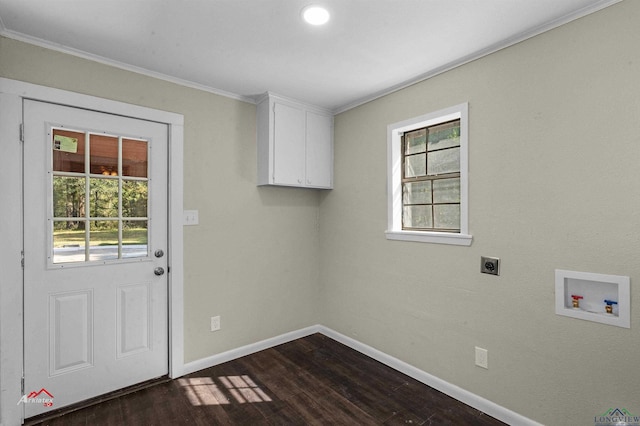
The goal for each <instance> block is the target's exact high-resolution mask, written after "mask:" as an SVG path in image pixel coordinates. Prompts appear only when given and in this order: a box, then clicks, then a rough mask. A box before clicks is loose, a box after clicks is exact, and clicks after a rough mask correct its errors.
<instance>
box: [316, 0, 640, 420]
mask: <svg viewBox="0 0 640 426" xmlns="http://www.w3.org/2000/svg"><path fill="white" fill-rule="evenodd" d="M638 46H640V2H637V1H624V2H622V3H620V4H617V5H614V6H612V7H610V8H607V9H605V10H603V11H600V12H598V13H595V14H592V15H589V16H587V17H585V18H582V19H579V20H577V21H574V22H572V23H569V24H567V25H564V26H562V27H559V28H557V29H555V30H553V31H550V32H547V33H544V34H542V35H540V36H537V37H534V38H532V39H529V40H527V41H525V42H522V43H519V44H517V45H515V46H512V47H510V48H507V49H504V50H502V51H499V52H497V53H494V54H492V55H489V56H487V57H484V58H482V59H480V60H476V61H474V62H472V63H469V64H467V65H464V66H462V67H459V68H456V69H454V70H452V71H449V72H446V73H444V74H441V75H439V76H437V77H435V78H431V79H429V80H427V81H424V82H422V83H419V84H416V85H413V86H411V87H409V88H407V89H404V90H402V91H399V92H396V93H394V94H391V95H388V96H386V97H384V98H380V99H378V100H376V101H373V102H370V103H368V104H365V105H363V106H361V107H358V108H355V109H353V110H350V111H347V112H345V113H342V114H340V115H338V116H337V117H336V119H335V182H336V185H335V189H334V190H333V191H331V192H328V193H326V194H323V195H322V198H321V204H320V218H321V225H320V226H321V237H320V241H321V251H322V255H323V257H322V267H321V282H322V291H323V293H322V294H323V297H324V303H323V311H322V315H321V318H322V320H321V323H322V324H325V325H326V326H328V327H330V328H332V329H334V330H337V331H339V332H342V333H344V334H346V335H349V336H351V337H353V338H355V339H357V340H359V341H362V342H364V343H366V344H369V345H371V346H373V347H375V348H377V349H379V350H381V351H383V352H385V353H387V354H390V355H393V356H395V357H398V358H400V359H401V360H404V361H406V362H408V363H410V364H412V365H414V366H416V367H418V368H420V369H422V370H424V371H426V372H428V373H431V374H433V375H435V376H437V377H439V378H441V379H444V380H446V381H447V382H450V383H452V384H455V385H458V386H460V387H461V388H463V389H466V390H468V391H471V392H473V393H475V394H477V395H480V396H482V397H484V398H486V399H488V400H491V401H493V402H495V403H497V404H500V405H502V406H504V407H506V408H508V409H511V410H513V411H515V412H517V413H520V414H522V415H524V416H526V417H529V418H531V419H534V420H537V421H539V422H542V423H544V424H549V425H562V424H567V425H569V424H571V425H574V424H575V425H588V424H593V421H594V416H596V415H597V414H602V413H603V412H605V411H606V410H607V409H609V408H611V407H620V408H627V409H628V410H629V411H630V412H632V413H634V414H637V413H640V400H638V395H640V368H638V362H639V361H640V355H638V354H640V308H639V307H640V292H639V291H636V290H635V289H634V287H635V286H636V284H637V283H638V282H640V260H639V253H640V238H639V235H640V213H639V212H640V196H639V195H638V194H640V167H639V166H638V164H639V162H640V84H638V78H639V76H640V49H638ZM423 53H424V54H428V49H425V51H424V52H423ZM467 101H468V102H469V107H470V110H469V111H470V112H469V116H470V118H469V128H470V133H469V135H470V136H469V149H470V153H469V159H470V166H469V179H470V184H469V191H470V197H469V206H470V207H469V215H470V220H469V228H470V232H471V234H472V235H473V243H472V245H471V246H470V247H455V246H447V245H436V244H423V243H411V242H399V241H387V240H386V239H385V236H384V230H385V229H386V225H387V193H386V182H387V181H386V179H387V176H386V170H387V140H386V130H387V125H388V124H390V123H395V122H398V121H401V120H404V119H408V118H411V117H415V116H419V115H422V114H425V113H429V112H432V111H437V110H439V109H441V108H444V107H448V106H452V105H456V104H459V103H462V102H467ZM481 255H485V256H497V257H500V258H501V259H502V265H501V275H500V276H499V277H495V276H490V275H485V274H480V272H479V270H480V256H481ZM556 268H558V269H569V270H577V271H587V272H595V273H604V274H616V275H628V276H630V277H631V281H632V284H631V285H632V292H631V293H632V302H631V305H632V318H631V323H632V325H631V329H623V328H619V327H614V326H609V325H603V324H599V323H593V322H586V321H582V320H577V319H572V318H568V317H563V316H558V315H555V313H554V312H555V310H554V270H555V269H556ZM474 346H480V347H483V348H486V349H488V351H489V369H488V370H485V369H482V368H478V367H475V366H474Z"/></svg>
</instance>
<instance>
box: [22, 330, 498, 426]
mask: <svg viewBox="0 0 640 426" xmlns="http://www.w3.org/2000/svg"><path fill="white" fill-rule="evenodd" d="M34 420H36V419H34ZM28 424H30V425H51V426H59V425H64V426H76V425H94V426H95V425H97V426H100V425H118V426H120V425H382V424H384V425H398V424H414V425H503V424H504V423H502V422H500V421H498V420H496V419H494V418H492V417H490V416H488V415H486V414H484V413H482V412H480V411H478V410H476V409H473V408H471V407H469V406H467V405H465V404H462V403H461V402H459V401H456V400H454V399H452V398H450V397H448V396H446V395H444V394H443V393H441V392H438V391H436V390H434V389H432V388H430V387H428V386H426V385H424V384H422V383H420V382H418V381H416V380H414V379H412V378H410V377H408V376H406V375H404V374H402V373H399V372H397V371H395V370H393V369H391V368H389V367H387V366H385V365H383V364H381V363H379V362H377V361H375V360H373V359H371V358H369V357H367V356H365V355H363V354H361V353H359V352H357V351H354V350H352V349H351V348H348V347H346V346H344V345H342V344H340V343H338V342H336V341H334V340H332V339H330V338H328V337H326V336H324V335H322V334H314V335H311V336H308V337H305V338H302V339H298V340H295V341H293V342H290V343H286V344H284V345H280V346H276V347H274V348H271V349H267V350H264V351H261V352H258V353H255V354H252V355H249V356H246V357H243V358H239V359H237V360H234V361H230V362H227V363H224V364H220V365H218V366H215V367H211V368H208V369H206V370H202V371H199V372H197V373H193V374H190V375H188V376H185V377H182V378H180V379H176V380H171V381H168V382H165V383H160V384H156V385H154V386H151V387H149V388H146V389H142V390H138V391H136V392H133V393H131V394H128V395H124V396H118V397H116V398H113V399H111V400H108V401H105V402H102V403H99V404H96V405H92V406H89V407H86V408H83V409H80V410H77V411H74V412H71V413H68V414H66V415H63V416H61V417H57V418H52V419H48V420H42V419H40V420H38V421H36V422H33V421H31V422H28Z"/></svg>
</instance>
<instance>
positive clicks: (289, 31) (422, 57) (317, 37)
mask: <svg viewBox="0 0 640 426" xmlns="http://www.w3.org/2000/svg"><path fill="white" fill-rule="evenodd" d="M617 1H619V0H0V35H4V36H6V37H11V38H15V39H18V40H23V41H27V42H30V43H34V44H37V45H42V46H46V47H50V48H54V49H57V50H62V51H65V52H70V53H73V54H76V55H79V56H83V57H88V58H91V59H96V60H99V61H101V62H106V63H109V64H113V65H116V66H119V67H121V68H125V69H131V70H135V71H139V72H145V73H148V74H151V75H155V76H157V77H160V78H164V79H168V80H171V81H177V82H180V83H182V84H186V85H189V86H193V87H198V88H202V89H205V90H209V91H213V92H215V93H221V94H225V95H227V96H232V97H236V98H240V99H253V98H255V96H258V95H260V94H262V93H264V92H266V91H267V90H268V91H272V92H275V93H278V94H281V95H284V96H288V97H291V98H295V99H299V100H303V101H306V102H310V103H313V104H316V105H319V106H323V107H326V108H329V109H332V110H333V111H336V112H339V111H343V110H346V109H348V108H350V107H353V106H355V105H359V104H362V103H364V102H366V101H368V100H371V99H374V98H376V97H378V96H380V95H382V94H385V93H389V92H390V91H392V90H394V89H397V88H399V87H403V86H406V85H407V84H410V83H413V82H416V81H420V80H422V79H424V78H428V77H429V76H431V75H435V74H437V73H438V72H441V71H443V70H446V69H450V68H452V67H454V66H456V65H459V64H461V63H465V62H468V61H469V60H472V59H475V58H477V57H480V56H482V55H484V54H487V53H490V52H493V51H495V50H498V49H500V48H503V47H505V46H509V45H512V44H514V43H516V42H518V41H521V40H524V39H526V38H528V37H531V36H533V35H536V34H539V33H541V32H543V31H546V30H548V29H551V28H554V27H556V26H558V25H562V24H564V23H566V22H569V21H571V20H573V19H576V18H579V17H582V16H585V15H587V14H589V13H592V12H594V11H597V10H600V9H602V8H603V7H606V6H609V5H611V4H613V3H616V2H617ZM311 3H314V4H321V5H324V6H326V7H327V8H328V9H329V11H330V12H331V21H330V22H329V23H328V24H327V25H325V26H323V27H312V26H309V25H307V24H305V23H304V22H303V21H302V20H301V18H300V12H301V10H302V8H303V7H304V6H307V5H308V4H311Z"/></svg>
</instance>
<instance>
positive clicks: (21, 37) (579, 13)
mask: <svg viewBox="0 0 640 426" xmlns="http://www.w3.org/2000/svg"><path fill="white" fill-rule="evenodd" d="M621 1H622V0H600V1H598V2H596V3H594V4H591V5H589V6H585V7H584V8H582V9H579V10H576V11H573V12H571V13H569V14H567V15H564V16H561V17H559V18H557V19H555V20H553V21H550V22H547V23H544V24H542V25H540V26H538V27H535V28H532V29H529V30H527V31H523V32H521V33H519V34H516V35H515V36H513V37H509V38H507V39H505V40H502V41H500V42H498V43H495V44H493V45H491V46H489V47H487V48H485V49H481V50H479V51H477V52H474V53H472V54H470V55H467V56H464V57H461V58H459V59H457V60H455V61H452V62H449V63H447V64H445V65H443V66H441V67H438V68H435V69H432V70H430V71H427V72H426V73H424V74H420V75H418V76H417V77H415V78H412V79H410V80H407V81H404V82H402V83H399V84H396V85H393V86H391V87H388V88H386V89H383V90H381V91H378V92H375V93H372V94H370V95H369V96H365V97H363V98H360V99H359V100H356V101H354V102H351V103H348V104H346V105H343V106H341V107H338V108H335V109H333V110H332V112H333V114H334V115H337V114H340V113H343V112H346V111H348V110H350V109H353V108H356V107H358V106H361V105H364V104H366V103H368V102H371V101H374V100H376V99H379V98H381V97H383V96H386V95H390V94H392V93H394V92H397V91H399V90H402V89H404V88H407V87H409V86H412V85H414V84H416V83H420V82H422V81H425V80H428V79H430V78H432V77H435V76H437V75H439V74H442V73H444V72H447V71H450V70H452V69H454V68H457V67H459V66H462V65H464V64H467V63H469V62H472V61H475V60H476V59H480V58H482V57H484V56H487V55H490V54H492V53H495V52H497V51H499V50H502V49H505V48H507V47H510V46H513V45H515V44H518V43H520V42H522V41H525V40H527V39H530V38H532V37H535V36H537V35H540V34H542V33H545V32H547V31H550V30H553V29H555V28H558V27H560V26H562V25H564V24H567V23H569V22H572V21H575V20H576V19H579V18H582V17H585V16H587V15H590V14H592V13H595V12H598V11H600V10H602V9H605V8H607V7H609V6H612V5H614V4H616V3H619V2H621ZM0 36H4V37H7V38H11V39H14V40H18V41H22V42H25V43H29V44H33V45H36V46H39V47H44V48H46V49H51V50H55V51H58V52H62V53H67V54H70V55H73V56H77V57H81V58H84V59H88V60H91V61H95V62H99V63H102V64H105V65H110V66H113V67H116V68H120V69H123V70H127V71H131V72H135V73H138V74H142V75H147V76H149V77H154V78H157V79H160V80H164V81H168V82H171V83H175V84H179V85H181V86H185V87H189V88H192V89H197V90H202V91H205V92H209V93H214V94H216V95H220V96H224V97H227V98H231V99H236V100H239V101H243V102H248V103H251V104H255V103H256V97H252V96H244V95H239V94H236V93H231V92H227V91H225V90H221V89H216V88H214V87H210V86H206V85H203V84H200V83H195V82H192V81H188V80H183V79H180V78H177V77H172V76H169V75H166V74H162V73H158V72H155V71H151V70H148V69H145V68H141V67H136V66H133V65H129V64H126V63H123V62H119V61H115V60H111V59H108V58H105V57H102V56H98V55H93V54H91V53H88V52H85V51H82V50H78V49H74V48H71V47H69V46H64V45H61V44H57V43H52V42H49V41H46V40H43V39H40V38H37V37H31V36H28V35H26V34H22V33H19V32H16V31H12V30H9V29H8V28H7V27H6V25H5V24H4V22H3V21H2V18H1V17H0Z"/></svg>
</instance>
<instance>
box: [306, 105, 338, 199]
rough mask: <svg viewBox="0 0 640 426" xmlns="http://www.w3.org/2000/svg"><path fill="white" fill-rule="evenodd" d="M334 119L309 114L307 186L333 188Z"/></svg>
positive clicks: (312, 113)
mask: <svg viewBox="0 0 640 426" xmlns="http://www.w3.org/2000/svg"><path fill="white" fill-rule="evenodd" d="M332 134H333V118H332V117H331V116H327V115H322V114H316V113H314V112H307V159H306V166H307V175H306V182H305V184H306V186H313V187H320V188H331V186H332V182H331V177H332V175H333V140H332Z"/></svg>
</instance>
